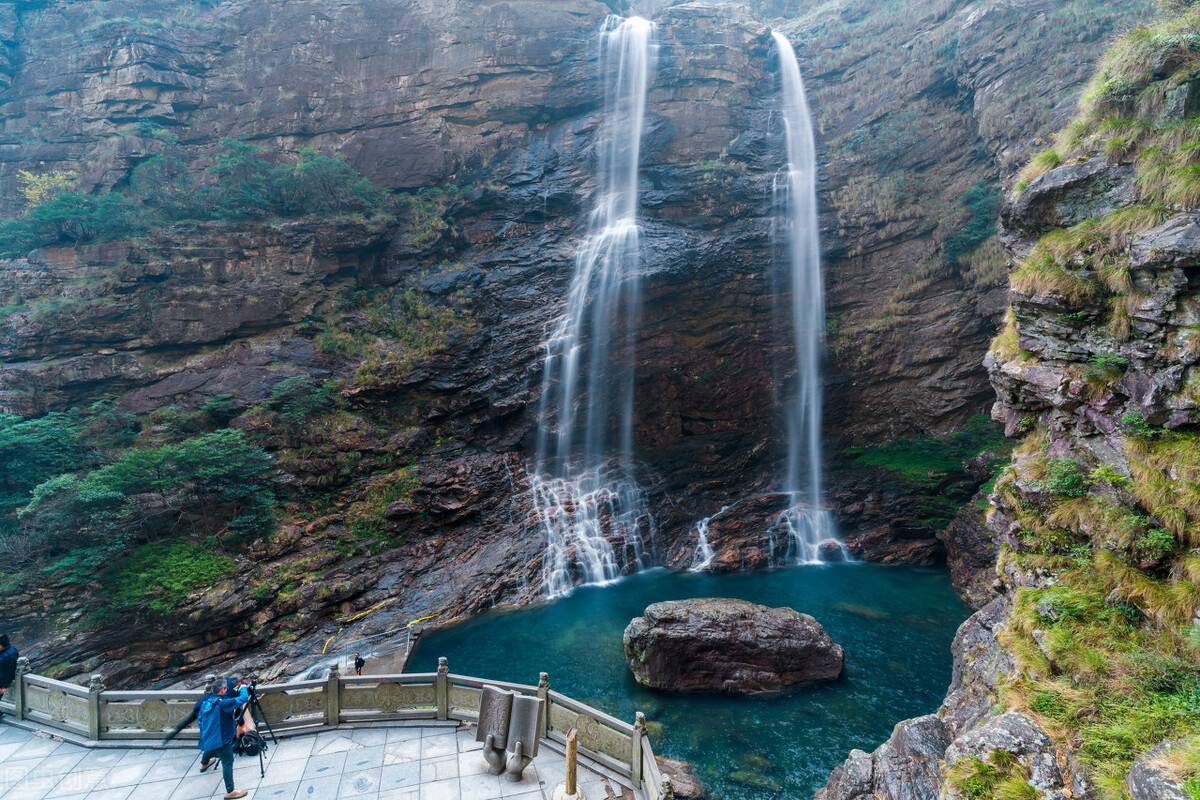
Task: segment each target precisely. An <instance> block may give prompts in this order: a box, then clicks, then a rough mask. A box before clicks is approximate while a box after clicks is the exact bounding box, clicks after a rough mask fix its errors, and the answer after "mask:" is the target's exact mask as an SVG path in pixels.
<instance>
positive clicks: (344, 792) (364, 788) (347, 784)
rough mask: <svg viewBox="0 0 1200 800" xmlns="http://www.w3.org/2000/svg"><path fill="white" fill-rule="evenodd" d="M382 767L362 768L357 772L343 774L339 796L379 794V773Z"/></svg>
mask: <svg viewBox="0 0 1200 800" xmlns="http://www.w3.org/2000/svg"><path fill="white" fill-rule="evenodd" d="M382 771H383V768H382V767H373V768H371V769H360V770H358V771H356V772H345V773H343V774H342V782H341V786H340V788H339V789H338V797H339V798H342V797H361V796H363V795H375V794H379V775H380V773H381V772H382Z"/></svg>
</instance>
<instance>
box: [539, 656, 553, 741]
mask: <svg viewBox="0 0 1200 800" xmlns="http://www.w3.org/2000/svg"><path fill="white" fill-rule="evenodd" d="M537 696H538V699H539V700H541V701H542V715H541V716H540V717H538V738H539V739H545V738H546V734H547V733H549V732H550V673H549V672H543V673H540V674H539V675H538V686H537Z"/></svg>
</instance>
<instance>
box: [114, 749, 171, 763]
mask: <svg viewBox="0 0 1200 800" xmlns="http://www.w3.org/2000/svg"><path fill="white" fill-rule="evenodd" d="M162 756H163V751H162V750H141V749H135V750H126V751H125V754H124V755H123V756H121V760H120V761H118V762H117V764H118V765H119V766H123V765H125V764H153V763H154V762H155V761H158V760H159V759H160V758H162Z"/></svg>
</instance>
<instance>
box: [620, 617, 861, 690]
mask: <svg viewBox="0 0 1200 800" xmlns="http://www.w3.org/2000/svg"><path fill="white" fill-rule="evenodd" d="M624 644H625V659H626V661H628V662H629V668H630V670H632V671H633V677H634V678H635V679H636V680H637V682H638V683H640V684H641V685H643V686H648V687H650V688H652V689H663V690H667V691H676V692H723V693H727V694H768V693H772V692H780V691H783V690H785V689H788V688H790V687H792V686H797V685H800V684H805V683H812V682H814V681H828V680H834V679H835V678H837V677H838V676H839V675H841V674H842V661H843V655H842V647H841V645H839V644H837V643H836V642H834V641H833V639H831V638H830V637H829V634H827V633H825V629H824V628H822V627H821V624H820V623H819V622H817V621H816V620H815V619H813V618H812V617H810V616H809V615H807V614H801V613H800V612H799V611H796V610H795V609H792V608H768V607H767V606H761V605H758V604H756V603H751V602H748V601H746V600H732V599H726V598H715V597H708V598H697V599H693V600H668V601H666V602H662V603H654V604H652V605H650V606H647V607H646V610H645V612H644V613H643V614H642V616H640V617H635V618H634V619H633V620H632V621H631V622H630V623H629V625H628V627H626V628H625V637H624Z"/></svg>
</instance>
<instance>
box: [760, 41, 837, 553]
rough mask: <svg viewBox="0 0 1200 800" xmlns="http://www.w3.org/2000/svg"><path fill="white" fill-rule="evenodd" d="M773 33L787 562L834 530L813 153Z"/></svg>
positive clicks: (800, 84)
mask: <svg viewBox="0 0 1200 800" xmlns="http://www.w3.org/2000/svg"><path fill="white" fill-rule="evenodd" d="M771 36H772V38H774V40H775V47H776V50H777V51H778V56H779V73H780V83H781V90H782V100H783V122H784V129H785V131H784V132H785V138H786V141H787V161H788V164H787V170H786V172H780V174H779V175H777V176H776V179H775V219H776V226H775V231H776V240H777V241H776V251H777V252H779V253H781V254H782V253H786V262H787V267H788V275H789V276H790V278H789V285H788V289H789V291H790V294H791V298H792V305H791V323H792V344H793V348H794V352H795V359H796V381H795V384H794V385H793V386H792V387H789V389H790V391H789V392H788V397H789V399H788V402H787V404H786V406H785V414H786V431H787V441H788V450H787V474H786V476H785V479H784V485H783V489H784V492H786V493H787V494H788V495H789V497H790V505H789V507H788V508H787V509H786V510H784V511H783V512H782V513H781V514H780V516H779V518H778V520H777V521H776V524H775V527H776V528H777V529H780V530H781V531H782V532H783V533H785V534H786V536H787V550H786V553H785V556H784V558H785V560H786V562H787V563H791V564H811V563H817V562H819V561H820V560H821V557H820V545H821V543H822V542H824V541H826V540H829V539H833V538H834V534H835V532H834V525H833V518H832V515H830V513H829V512H828V510H826V509H825V507H824V504H823V503H824V497H823V491H824V490H823V486H822V476H821V355H822V350H823V347H824V337H825V295H824V286H823V285H822V279H821V241H820V229H819V226H818V221H817V154H816V143H815V141H814V138H813V127H812V117H811V115H810V113H809V108H808V99H807V98H806V97H805V93H804V79H803V78H802V77H801V76H800V65H799V63H798V62H797V61H796V52H795V51H794V50H793V49H792V45H791V43H790V42H789V41H788V39H787V37H786V36H784V35H783V34H782V33H779V32H778V31H772V32H771ZM784 242H786V246H784Z"/></svg>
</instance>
